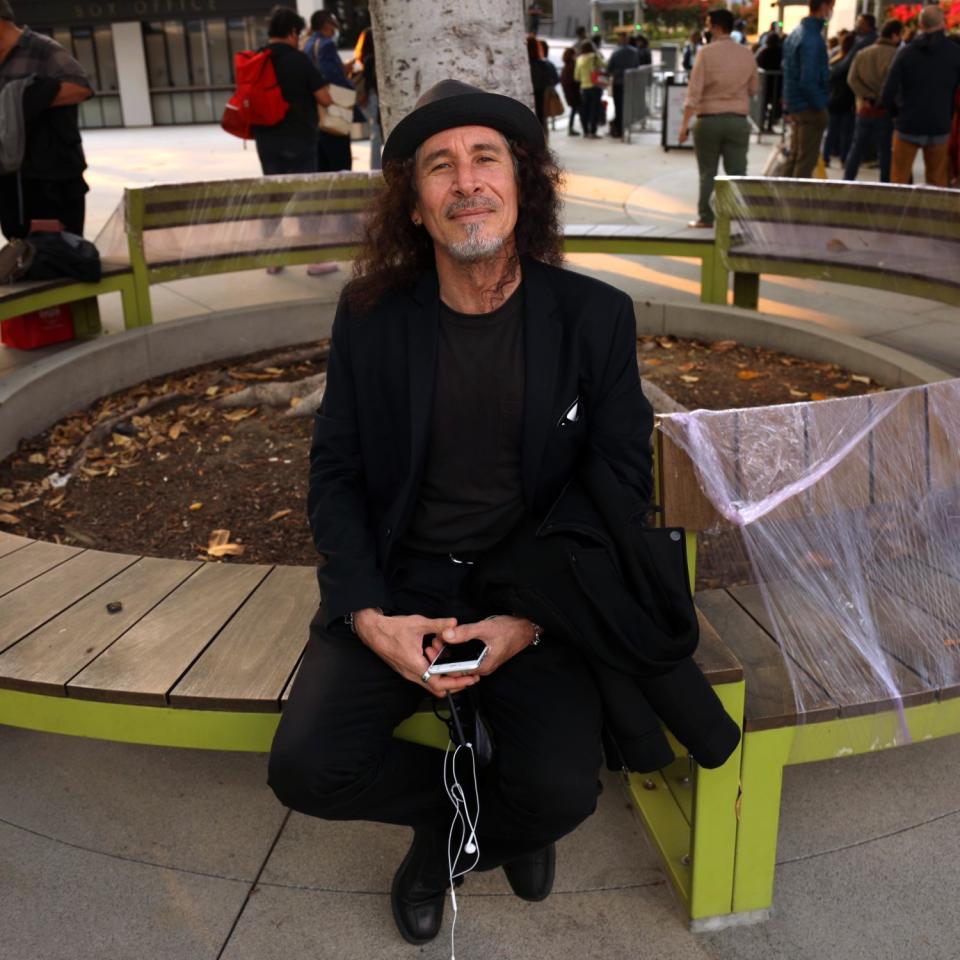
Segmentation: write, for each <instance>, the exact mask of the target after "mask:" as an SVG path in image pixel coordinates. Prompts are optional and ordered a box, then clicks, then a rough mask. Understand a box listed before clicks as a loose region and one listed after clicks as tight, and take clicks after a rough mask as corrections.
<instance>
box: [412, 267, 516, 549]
mask: <svg viewBox="0 0 960 960" xmlns="http://www.w3.org/2000/svg"><path fill="white" fill-rule="evenodd" d="M523 364H524V350H523V285H522V284H521V285H520V287H519V288H518V289H517V290H516V292H515V293H514V294H513V295H512V296H511V297H510V299H509V300H507V301H506V303H504V304H503V305H502V306H501V307H499V308H498V309H497V310H494V311H493V312H492V313H484V314H463V313H456V312H455V311H453V310H451V309H450V308H449V307H447V306H446V305H445V304H443V303H441V304H440V342H439V349H438V354H437V377H436V385H435V388H434V398H433V416H432V419H431V423H430V438H429V441H428V447H427V455H426V463H425V464H424V472H423V480H422V482H421V485H420V494H419V499H418V502H417V505H416V508H415V509H414V514H413V519H412V520H411V523H410V527H409V529H408V531H407V533H406V535H405V537H404V538H403V545H404V546H407V547H411V548H413V549H416V550H423V551H426V552H428V553H454V554H457V553H466V552H470V551H475V550H485V549H487V548H488V547H491V546H493V545H494V544H495V543H497V542H498V541H499V540H502V539H503V537H504V536H506V534H507V533H509V531H510V530H511V529H512V528H513V527H514V526H515V525H516V524H517V523H518V522H519V520H520V518H521V517H522V515H523V498H522V490H521V481H520V442H521V433H522V425H523V393H524V372H523V371H524V366H523Z"/></svg>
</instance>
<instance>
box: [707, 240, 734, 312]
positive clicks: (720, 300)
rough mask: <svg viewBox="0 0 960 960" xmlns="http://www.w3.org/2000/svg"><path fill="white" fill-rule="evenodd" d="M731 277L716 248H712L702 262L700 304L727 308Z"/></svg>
mask: <svg viewBox="0 0 960 960" xmlns="http://www.w3.org/2000/svg"><path fill="white" fill-rule="evenodd" d="M729 282H730V281H729V275H728V273H727V270H726V268H725V267H724V265H723V258H722V257H721V256H720V251H719V250H718V249H717V248H716V247H711V248H710V249H709V250H708V251H706V252H705V253H704V255H703V259H702V260H701V261H700V302H701V303H716V304H720V305H721V306H726V303H727V287H728V286H729Z"/></svg>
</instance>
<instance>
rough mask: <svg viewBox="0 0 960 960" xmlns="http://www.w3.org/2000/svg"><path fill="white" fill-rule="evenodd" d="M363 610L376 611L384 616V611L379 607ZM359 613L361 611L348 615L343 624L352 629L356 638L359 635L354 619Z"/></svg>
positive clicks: (354, 611)
mask: <svg viewBox="0 0 960 960" xmlns="http://www.w3.org/2000/svg"><path fill="white" fill-rule="evenodd" d="M363 609H364V610H376V612H377V613H379V614H380V616H381V617H382V616H383V611H382V610H381V609H380V608H379V607H364V608H363ZM358 613H360V611H359V610H353V611H351V612H350V613H348V614H347V615H346V616H345V617H344V618H343V622H344V623H345V624H346V625H347V626H348V627H349V628H350V632H351V633H352V634H353V635H354V636H358V634H357V625H356V624H355V623H354V621H353V618H354V617H355V616H356V615H357V614H358Z"/></svg>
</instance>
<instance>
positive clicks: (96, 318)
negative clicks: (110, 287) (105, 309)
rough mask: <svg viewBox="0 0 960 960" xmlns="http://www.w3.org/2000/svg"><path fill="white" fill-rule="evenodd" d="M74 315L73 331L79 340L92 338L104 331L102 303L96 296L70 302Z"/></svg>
mask: <svg viewBox="0 0 960 960" xmlns="http://www.w3.org/2000/svg"><path fill="white" fill-rule="evenodd" d="M70 312H71V314H72V316H73V333H74V336H75V337H76V338H77V339H78V340H92V339H93V338H94V337H98V336H100V334H101V333H103V326H102V325H101V323H100V305H99V303H98V302H97V298H96V297H90V299H89V300H76V301H74V302H73V303H71V304H70Z"/></svg>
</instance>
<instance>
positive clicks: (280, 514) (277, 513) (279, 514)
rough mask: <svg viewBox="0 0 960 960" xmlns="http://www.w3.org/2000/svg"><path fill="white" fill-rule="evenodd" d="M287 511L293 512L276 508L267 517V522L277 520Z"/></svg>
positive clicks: (288, 511)
mask: <svg viewBox="0 0 960 960" xmlns="http://www.w3.org/2000/svg"><path fill="white" fill-rule="evenodd" d="M288 513H293V510H292V509H289V510H278V511H277V512H276V513H275V514H274V515H273V516H272V517H269V518H268V519H267V523H270V522H271V521H273V520H279V519H280V518H281V517H285V516H286V515H287V514H288Z"/></svg>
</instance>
